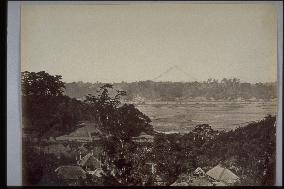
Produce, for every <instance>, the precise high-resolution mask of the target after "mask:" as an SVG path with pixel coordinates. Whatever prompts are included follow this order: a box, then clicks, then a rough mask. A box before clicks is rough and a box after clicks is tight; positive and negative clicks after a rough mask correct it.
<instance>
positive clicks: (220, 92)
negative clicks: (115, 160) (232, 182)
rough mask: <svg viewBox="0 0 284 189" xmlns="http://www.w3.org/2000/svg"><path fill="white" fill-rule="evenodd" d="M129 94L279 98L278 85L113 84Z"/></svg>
mask: <svg viewBox="0 0 284 189" xmlns="http://www.w3.org/2000/svg"><path fill="white" fill-rule="evenodd" d="M103 84H104V83H98V82H97V83H84V82H72V83H66V84H65V86H66V89H65V94H66V95H68V96H70V97H72V98H77V99H83V98H84V97H85V96H86V95H87V94H96V91H97V90H98V88H99V87H100V86H102V85H103ZM113 85H114V86H115V87H116V88H118V89H121V90H125V91H126V92H127V97H126V98H127V99H126V100H136V99H140V100H141V99H142V100H158V101H159V100H160V101H169V100H188V99H192V98H197V97H204V98H206V99H214V100H220V99H227V100H231V99H238V98H239V99H244V100H248V99H253V98H256V99H264V100H269V99H273V98H276V92H277V88H276V83H275V82H274V83H256V84H251V83H242V82H240V80H239V79H236V78H234V79H223V80H221V81H218V80H215V79H209V80H207V81H206V82H154V81H139V82H132V83H126V82H120V83H114V84H113Z"/></svg>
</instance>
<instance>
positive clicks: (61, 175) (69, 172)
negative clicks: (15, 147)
mask: <svg viewBox="0 0 284 189" xmlns="http://www.w3.org/2000/svg"><path fill="white" fill-rule="evenodd" d="M193 133H194V134H196V136H209V135H210V136H211V134H212V129H211V128H210V127H209V126H208V125H199V126H198V127H196V128H195V130H194V132H193ZM100 135H101V132H100V131H99V130H98V129H97V127H94V126H92V125H88V124H87V125H84V126H83V127H80V128H78V129H77V130H76V131H74V132H72V133H70V134H66V135H63V136H59V137H54V138H52V139H48V140H46V141H45V142H46V144H45V145H38V146H35V148H36V149H37V150H38V152H40V153H43V154H44V155H47V154H53V155H55V156H56V157H57V158H58V159H62V158H68V159H71V160H72V162H73V163H70V162H69V163H66V164H64V165H61V166H59V167H57V168H56V169H55V170H54V173H55V174H56V176H57V178H58V179H59V180H61V181H62V182H64V183H67V184H68V185H82V183H85V182H86V180H87V179H90V180H93V181H98V180H100V179H102V177H103V176H104V171H103V168H102V167H103V166H104V162H102V157H103V156H104V152H103V150H102V149H101V147H100V145H99V140H100ZM24 137H25V138H24V139H25V140H26V141H30V142H31V141H32V142H36V141H38V139H36V137H35V136H34V133H26V134H25V135H24ZM132 141H133V142H135V143H136V144H137V148H139V149H140V151H141V153H142V152H143V153H147V152H149V151H151V150H152V144H153V142H154V136H152V135H149V134H147V133H145V132H142V133H140V135H139V136H137V137H133V138H132ZM96 142H98V143H97V144H98V145H96V146H92V147H91V148H87V146H88V144H90V143H92V144H96ZM145 167H147V169H149V172H150V176H151V177H152V185H156V186H163V185H167V182H166V181H165V180H163V179H162V178H161V177H160V176H159V175H157V174H156V164H155V163H154V162H152V161H151V160H150V161H148V162H147V163H146V164H145ZM111 174H113V176H115V172H112V173H111ZM145 178H146V177H145ZM239 180H240V179H239V177H238V176H236V175H235V174H234V173H233V172H232V171H230V170H229V169H226V168H224V167H222V166H221V165H217V166H215V167H214V168H212V169H210V170H208V171H207V172H205V171H204V170H203V169H201V168H200V167H198V168H197V169H196V170H195V171H194V172H192V173H191V174H182V175H180V176H179V178H178V179H177V180H176V181H175V182H174V183H173V184H171V186H230V185H234V184H235V183H237V182H239ZM148 181H149V178H146V179H144V180H143V181H142V185H147V182H148Z"/></svg>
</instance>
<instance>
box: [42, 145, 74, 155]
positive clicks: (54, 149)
mask: <svg viewBox="0 0 284 189" xmlns="http://www.w3.org/2000/svg"><path fill="white" fill-rule="evenodd" d="M70 150H71V148H70V147H69V146H68V145H67V146H65V145H63V144H60V143H52V144H48V145H46V146H43V147H42V148H41V151H42V152H43V153H44V154H54V155H55V156H57V157H58V158H60V157H61V155H62V154H68V153H69V151H70Z"/></svg>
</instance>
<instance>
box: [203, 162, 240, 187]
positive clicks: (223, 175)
mask: <svg viewBox="0 0 284 189" xmlns="http://www.w3.org/2000/svg"><path fill="white" fill-rule="evenodd" d="M206 175H208V176H209V177H211V178H213V179H215V180H216V181H222V182H225V183H227V184H233V183H235V182H237V181H238V180H239V179H240V178H239V177H238V176H237V175H235V174H234V173H233V172H232V171H230V170H229V169H226V168H223V167H221V166H220V165H217V166H215V167H214V168H212V169H210V170H209V171H207V172H206Z"/></svg>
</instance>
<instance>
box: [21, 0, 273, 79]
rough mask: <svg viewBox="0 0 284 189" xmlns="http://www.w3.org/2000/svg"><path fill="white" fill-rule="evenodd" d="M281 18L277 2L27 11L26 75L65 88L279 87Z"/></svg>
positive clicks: (23, 14)
mask: <svg viewBox="0 0 284 189" xmlns="http://www.w3.org/2000/svg"><path fill="white" fill-rule="evenodd" d="M276 18H277V17H276V7H275V6H274V5H269V4H266V5H259V4H168V5H164V4H154V5H150V4H148V5H147V4H145V3H144V4H140V5H133V4H132V5H130V4H129V5H127V4H126V5H125V4H124V5H24V6H22V9H21V69H22V71H35V72H37V71H42V70H44V71H46V72H48V73H50V74H52V75H55V74H58V75H62V77H63V81H65V82H73V81H75V82H76V81H83V82H97V81H99V82H121V81H125V82H133V81H140V80H153V79H155V78H157V77H158V76H160V75H162V76H161V77H159V79H158V80H161V81H163V80H164V81H194V80H197V81H205V80H207V79H208V78H215V79H219V80H220V79H222V78H233V77H236V78H239V79H240V80H241V81H243V82H251V83H255V82H271V81H272V82H273V81H276V78H277V70H276V69H277V66H276V65H277V27H276V26H277V20H276ZM171 68H173V69H171ZM168 70H170V71H168ZM167 71H168V72H167ZM164 72H166V73H165V74H164V75H163V74H162V73H164Z"/></svg>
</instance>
